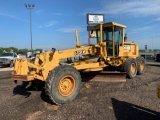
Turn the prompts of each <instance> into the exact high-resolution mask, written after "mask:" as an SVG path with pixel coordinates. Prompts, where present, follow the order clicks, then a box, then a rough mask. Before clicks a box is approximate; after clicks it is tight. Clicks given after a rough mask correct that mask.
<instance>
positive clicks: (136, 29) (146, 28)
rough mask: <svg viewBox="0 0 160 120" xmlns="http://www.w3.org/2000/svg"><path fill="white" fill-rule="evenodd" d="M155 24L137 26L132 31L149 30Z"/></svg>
mask: <svg viewBox="0 0 160 120" xmlns="http://www.w3.org/2000/svg"><path fill="white" fill-rule="evenodd" d="M152 27H153V26H144V27H137V28H134V29H132V30H131V32H132V33H139V32H141V31H147V30H150V29H152Z"/></svg>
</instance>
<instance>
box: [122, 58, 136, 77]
mask: <svg viewBox="0 0 160 120" xmlns="http://www.w3.org/2000/svg"><path fill="white" fill-rule="evenodd" d="M124 71H125V72H126V73H127V77H128V78H129V79H132V78H134V77H136V74H137V62H136V59H134V58H127V60H126V62H125V64H124Z"/></svg>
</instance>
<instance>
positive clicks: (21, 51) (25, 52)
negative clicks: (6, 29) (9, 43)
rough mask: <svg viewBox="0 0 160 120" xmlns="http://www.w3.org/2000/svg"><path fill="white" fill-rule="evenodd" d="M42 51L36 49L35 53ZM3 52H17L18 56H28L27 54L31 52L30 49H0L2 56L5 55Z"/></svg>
mask: <svg viewBox="0 0 160 120" xmlns="http://www.w3.org/2000/svg"><path fill="white" fill-rule="evenodd" d="M39 50H40V49H35V50H33V51H39ZM3 51H6V52H11V51H13V52H16V53H17V54H25V55H26V54H27V52H31V50H30V49H27V48H24V49H18V48H15V47H7V48H5V47H0V54H1V53H3Z"/></svg>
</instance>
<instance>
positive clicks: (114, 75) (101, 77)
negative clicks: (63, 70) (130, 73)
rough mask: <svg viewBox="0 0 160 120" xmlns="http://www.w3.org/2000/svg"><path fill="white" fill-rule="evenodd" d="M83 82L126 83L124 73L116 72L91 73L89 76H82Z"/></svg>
mask: <svg viewBox="0 0 160 120" xmlns="http://www.w3.org/2000/svg"><path fill="white" fill-rule="evenodd" d="M82 80H83V81H98V82H126V72H117V71H103V72H92V73H90V74H88V75H87V74H84V75H83V77H82Z"/></svg>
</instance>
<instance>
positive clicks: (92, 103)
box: [0, 64, 160, 120]
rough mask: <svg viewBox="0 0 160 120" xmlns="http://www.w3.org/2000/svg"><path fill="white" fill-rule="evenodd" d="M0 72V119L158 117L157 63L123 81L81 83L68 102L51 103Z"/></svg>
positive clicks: (159, 72)
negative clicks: (74, 97)
mask: <svg viewBox="0 0 160 120" xmlns="http://www.w3.org/2000/svg"><path fill="white" fill-rule="evenodd" d="M10 73H11V71H4V72H0V91H1V92H0V112H1V114H0V120H12V119H13V120H68V119H69V120H75V119H76V120H77V119H78V120H79V119H83V120H84V119H86V120H154V119H155V120H158V119H159V120H160V99H159V98H158V97H157V84H159V83H160V65H157V64H148V65H147V66H146V72H145V74H144V75H141V76H137V77H136V78H134V79H132V80H127V82H123V83H104V82H93V81H89V82H84V83H83V87H82V89H81V92H80V94H79V95H78V96H77V97H76V99H75V100H73V101H72V102H70V103H67V104H65V105H62V106H55V105H53V104H51V103H50V102H49V101H48V98H47V96H46V95H45V94H44V92H42V91H25V90H24V89H23V88H22V87H21V83H20V82H18V84H17V85H15V84H14V82H13V81H12V80H11V79H10V75H9V74H10Z"/></svg>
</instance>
